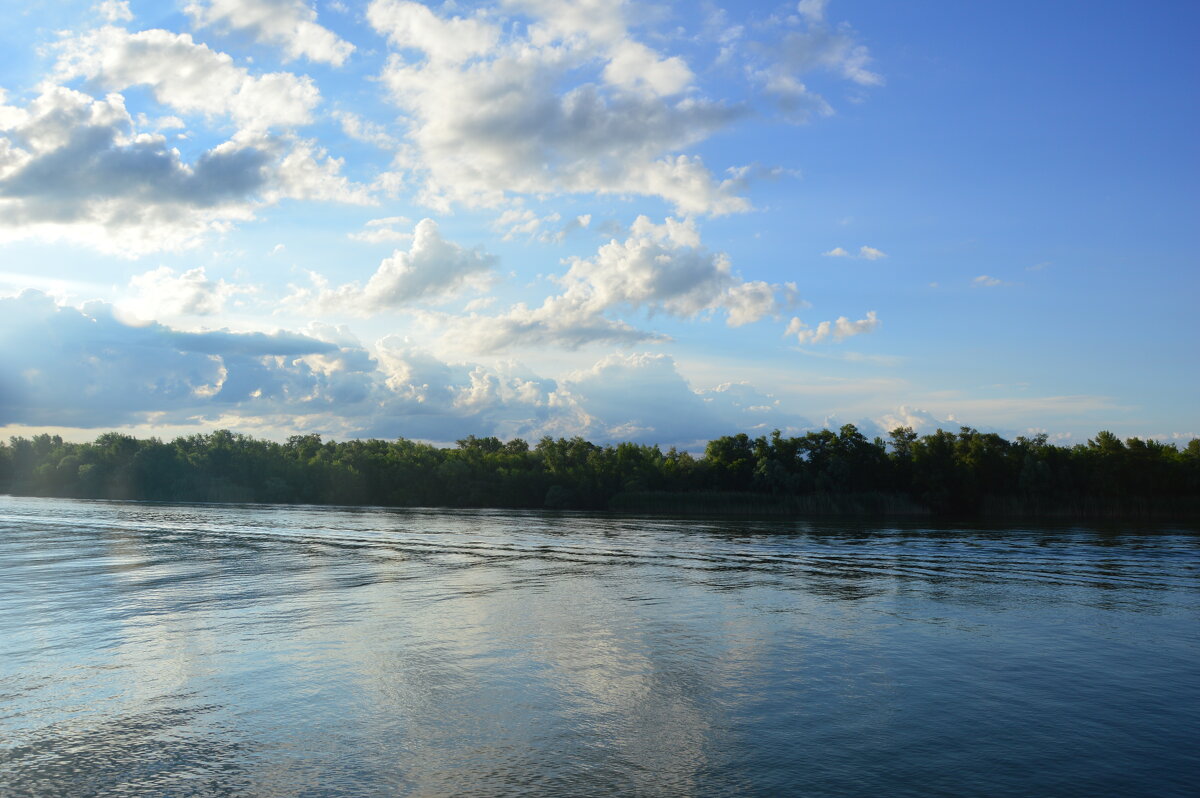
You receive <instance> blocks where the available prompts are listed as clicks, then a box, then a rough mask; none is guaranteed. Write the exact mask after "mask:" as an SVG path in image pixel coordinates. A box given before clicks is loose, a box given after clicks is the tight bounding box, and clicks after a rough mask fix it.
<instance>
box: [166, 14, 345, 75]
mask: <svg viewBox="0 0 1200 798" xmlns="http://www.w3.org/2000/svg"><path fill="white" fill-rule="evenodd" d="M184 11H185V12H186V13H187V14H188V15H189V16H191V18H192V21H193V22H194V23H195V24H196V25H197V26H198V27H213V28H217V29H224V30H234V31H244V32H246V33H249V34H250V35H251V36H253V37H255V38H256V39H257V40H259V41H261V42H264V43H266V44H272V45H275V46H278V47H282V48H283V51H284V54H285V55H286V57H287V58H288V59H289V60H290V59H293V58H301V57H303V58H307V59H308V60H310V61H321V62H324V63H328V64H333V65H334V66H341V65H342V63H343V62H344V61H345V60H346V59H347V58H348V57H349V56H350V53H352V52H354V45H352V44H350V42H347V41H344V40H342V39H340V38H338V36H337V35H336V34H335V33H333V31H331V30H329V29H328V28H323V27H321V26H320V25H318V24H317V12H316V11H314V10H313V9H312V8H310V7H309V6H308V4H307V3H305V2H303V0H197V1H196V2H190V3H188V4H187V5H186V6H184Z"/></svg>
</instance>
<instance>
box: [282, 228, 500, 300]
mask: <svg viewBox="0 0 1200 798" xmlns="http://www.w3.org/2000/svg"><path fill="white" fill-rule="evenodd" d="M376 221H378V222H380V223H381V224H380V225H379V228H380V229H385V230H386V229H390V228H388V226H387V225H389V224H392V223H395V221H396V219H394V218H393V219H380V220H376ZM495 263H496V259H495V257H494V256H492V255H488V254H487V253H485V252H483V251H482V250H481V249H478V248H475V249H467V248H465V247H462V246H459V245H458V244H455V243H454V242H452V241H447V240H446V239H444V238H442V235H441V233H440V232H439V231H438V226H437V223H436V222H434V221H433V220H432V219H422V220H421V221H420V222H418V223H417V226H416V228H415V229H414V231H413V234H412V246H411V247H410V248H409V250H408V251H407V252H404V251H401V250H396V251H395V252H394V253H393V254H392V257H390V258H385V259H384V260H383V261H382V262H381V263H380V264H379V268H378V269H377V270H376V272H375V273H374V274H373V275H371V278H370V279H369V280H368V281H367V284H366V285H365V286H362V285H359V284H358V283H347V284H345V285H341V286H339V287H337V288H331V287H329V285H328V283H327V282H326V281H325V280H324V279H323V278H321V277H320V276H318V275H313V279H314V282H315V287H314V288H313V289H308V288H297V289H295V290H294V291H293V293H292V294H291V296H289V297H288V299H287V300H286V301H287V302H288V303H289V304H292V305H296V306H299V307H302V308H305V309H307V310H309V311H312V312H319V313H330V312H338V311H343V312H345V311H348V312H352V313H359V314H367V313H372V312H378V311H384V310H393V309H396V308H400V307H404V306H407V305H411V304H413V303H415V302H418V301H432V300H438V299H445V298H448V297H451V296H454V295H456V294H458V293H461V292H462V291H464V290H466V289H468V288H470V287H472V286H475V287H477V288H479V287H482V286H483V285H484V284H486V280H487V277H488V275H489V273H490V272H491V271H492V269H493V267H494V266H495Z"/></svg>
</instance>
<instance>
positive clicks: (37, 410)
mask: <svg viewBox="0 0 1200 798" xmlns="http://www.w3.org/2000/svg"><path fill="white" fill-rule="evenodd" d="M113 311H114V309H113V307H112V306H111V305H106V304H104V303H99V302H95V303H89V304H88V305H86V306H84V308H82V309H77V308H73V307H61V306H59V305H57V304H56V303H55V302H54V300H52V299H50V298H49V297H48V296H46V295H45V294H42V293H40V292H37V291H26V292H25V293H23V294H21V295H20V296H18V297H10V298H5V299H0V318H2V319H3V322H0V361H2V363H0V365H2V368H0V375H3V376H0V424H29V425H54V426H65V427H105V426H115V425H122V424H128V423H137V422H140V421H144V420H146V419H147V418H148V417H150V415H149V414H165V413H171V414H176V415H177V416H178V417H180V418H186V417H191V415H193V414H196V413H202V412H203V409H204V408H206V407H216V406H228V405H236V404H238V403H241V402H244V401H247V400H249V399H252V398H253V399H268V400H270V399H274V400H277V401H284V402H287V401H295V402H296V404H297V405H300V404H303V403H304V402H305V401H307V398H308V397H311V396H312V395H313V390H314V385H315V384H316V383H317V382H320V380H318V379H317V375H314V374H312V373H310V372H311V370H310V369H308V368H307V367H306V366H304V365H303V362H302V360H303V358H304V357H305V356H310V355H320V354H327V353H332V352H336V351H337V347H336V346H334V345H333V344H329V343H325V342H322V341H319V340H317V339H315V338H312V337H310V336H305V335H300V334H296V333H286V332H281V333H275V334H266V333H243V334H239V333H231V332H227V331H214V332H201V333H181V332H179V331H176V330H173V329H171V328H169V327H165V326H163V325H161V324H149V325H142V326H133V325H129V324H126V323H124V322H122V321H120V320H119V319H118V317H117V316H116V315H115V313H114V312H113ZM281 364H283V365H281Z"/></svg>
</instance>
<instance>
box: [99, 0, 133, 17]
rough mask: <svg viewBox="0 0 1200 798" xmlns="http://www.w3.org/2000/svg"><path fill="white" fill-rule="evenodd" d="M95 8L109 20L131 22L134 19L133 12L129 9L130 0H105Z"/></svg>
mask: <svg viewBox="0 0 1200 798" xmlns="http://www.w3.org/2000/svg"><path fill="white" fill-rule="evenodd" d="M93 8H95V10H96V13H98V14H99V15H100V16H101V17H103V18H104V19H105V20H106V21H108V22H129V21H130V20H132V19H133V12H132V11H130V10H129V0H103V2H101V3H97V4H96V5H95V6H93Z"/></svg>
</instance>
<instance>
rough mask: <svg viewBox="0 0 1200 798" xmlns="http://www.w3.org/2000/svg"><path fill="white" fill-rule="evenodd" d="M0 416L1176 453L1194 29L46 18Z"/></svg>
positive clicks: (152, 13) (728, 14)
mask: <svg viewBox="0 0 1200 798" xmlns="http://www.w3.org/2000/svg"><path fill="white" fill-rule="evenodd" d="M5 5H6V7H7V12H8V13H6V14H5V26H4V30H3V32H0V53H2V55H0V432H2V433H3V434H6V435H12V434H30V433H34V432H43V431H48V432H54V433H58V434H62V435H64V436H66V437H69V438H72V439H76V440H80V439H89V438H91V437H94V436H95V435H96V434H97V433H99V432H102V431H107V430H112V429H117V430H126V431H130V432H133V433H135V434H139V435H159V436H163V437H170V436H174V435H176V434H181V433H189V432H197V431H208V430H211V429H214V428H216V427H226V428H230V429H234V430H237V431H240V432H245V433H250V434H254V435H257V436H265V437H271V438H276V439H280V438H283V437H286V436H288V435H291V434H296V433H308V432H316V433H320V434H323V435H327V436H333V437H336V438H346V437H384V438H395V437H401V436H402V437H407V438H417V439H423V440H429V441H434V442H447V441H452V440H454V439H456V438H460V437H463V436H465V435H467V434H476V435H497V436H499V437H502V438H511V437H516V436H520V437H524V438H527V439H537V438H539V437H541V436H542V435H547V434H549V435H554V436H560V435H561V436H571V435H582V436H584V437H587V438H589V439H591V440H594V441H601V442H603V441H614V440H634V441H639V442H646V443H657V444H661V445H664V446H667V445H678V446H681V447H695V446H697V445H698V442H702V441H704V440H706V439H708V438H711V437H714V436H718V435H723V434H731V433H734V432H740V431H744V432H750V433H752V434H762V433H766V432H769V431H770V430H772V429H780V430H783V431H784V432H785V433H787V432H790V433H793V434H795V433H799V432H802V431H804V430H807V429H812V428H818V427H821V426H825V425H830V426H834V427H836V426H839V425H841V424H845V423H854V424H856V425H858V426H859V428H860V429H861V430H862V431H863V432H864V433H866V434H868V435H876V434H882V433H884V432H886V431H887V430H889V429H891V428H894V427H896V426H900V425H908V426H912V427H914V428H916V429H917V430H918V431H919V432H928V431H932V430H933V429H934V428H936V427H938V426H941V427H943V428H948V429H956V428H957V427H958V426H959V425H970V426H974V427H977V428H980V429H984V430H992V431H997V432H1000V433H1001V434H1004V435H1008V436H1013V435H1020V434H1031V433H1040V432H1045V433H1047V434H1048V435H1049V436H1050V437H1051V439H1052V440H1059V441H1067V442H1070V441H1081V440H1084V439H1086V438H1087V437H1088V436H1090V435H1093V434H1094V433H1095V432H1096V431H1097V430H1099V429H1101V428H1106V429H1110V430H1112V431H1114V432H1116V433H1117V434H1118V435H1122V436H1130V435H1138V436H1143V437H1145V436H1152V437H1158V438H1160V439H1163V440H1168V441H1169V440H1176V439H1187V438H1190V437H1191V436H1192V435H1193V434H1196V433H1200V419H1198V418H1197V414H1196V407H1197V404H1196V400H1197V398H1198V397H1200V376H1198V375H1200V368H1198V367H1197V344H1198V343H1200V322H1198V318H1200V313H1198V312H1197V298H1198V296H1200V279H1198V277H1197V268H1196V260H1197V251H1198V250H1200V235H1198V234H1197V230H1198V229H1200V224H1198V222H1200V199H1198V197H1200V193H1198V191H1197V186H1198V185H1200V166H1198V164H1200V158H1198V152H1197V149H1198V148H1197V143H1196V142H1197V141H1198V140H1200V139H1198V138H1197V135H1196V132H1197V130H1198V129H1200V124H1198V123H1200V118H1198V117H1200V113H1198V101H1197V97H1198V93H1197V92H1196V76H1197V75H1200V57H1198V55H1197V53H1200V48H1197V47H1196V46H1195V34H1196V31H1197V29H1198V27H1200V5H1197V4H1195V3H1192V2H1158V3H1147V4H1139V3H1128V2H1109V1H1108V0H1097V2H1090V3H1086V4H1080V3H1045V2H1032V1H1030V2H1023V3H1016V4H1014V3H999V2H997V3H982V2H974V3H963V2H959V1H958V0H943V1H941V2H938V1H936V0H935V1H934V2H926V3H917V4H911V3H881V2H861V1H855V0H841V1H840V2H839V0H829V2H826V1H825V0H801V2H798V3H797V2H790V3H770V2H761V3H747V2H738V3H727V4H721V3H717V2H674V3H673V2H659V3H624V4H622V3H620V2H616V1H615V0H580V1H578V2H565V1H560V0H497V2H482V3H473V2H447V3H417V2H406V1H405V0H373V2H351V1H350V0H343V1H340V2H339V1H337V0H335V1H333V2H325V1H324V0H318V2H315V3H313V2H307V0H177V1H176V2H171V0H153V2H151V0H145V1H142V0H129V1H128V2H126V1H124V0H104V2H100V3H92V2H70V1H69V0H67V1H64V0H54V2H49V0H35V1H34V2H23V3H6V4H5Z"/></svg>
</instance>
